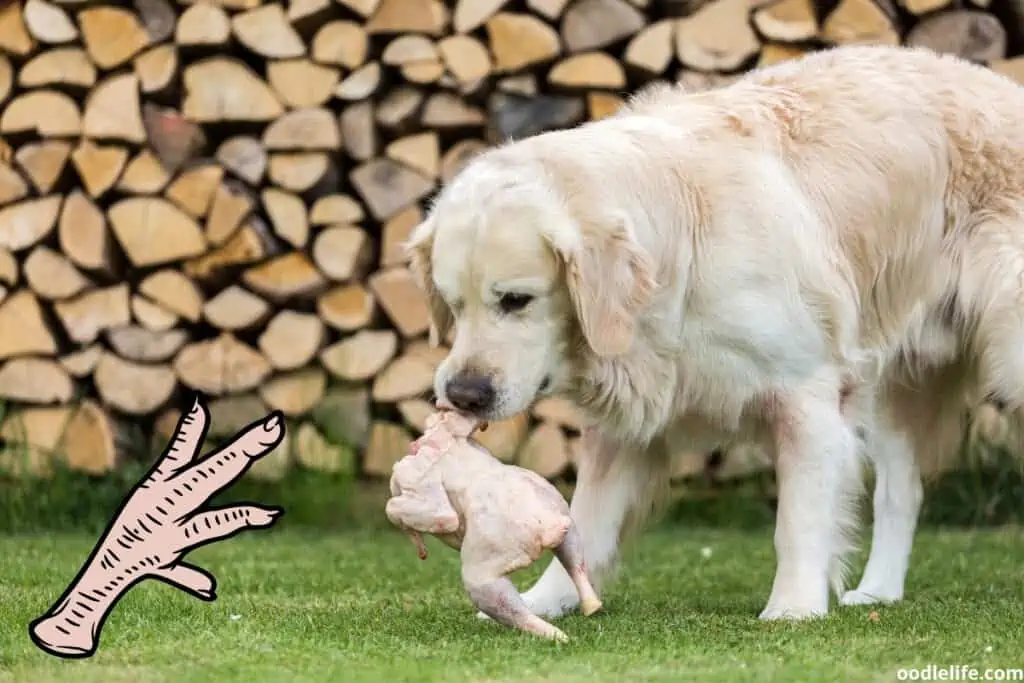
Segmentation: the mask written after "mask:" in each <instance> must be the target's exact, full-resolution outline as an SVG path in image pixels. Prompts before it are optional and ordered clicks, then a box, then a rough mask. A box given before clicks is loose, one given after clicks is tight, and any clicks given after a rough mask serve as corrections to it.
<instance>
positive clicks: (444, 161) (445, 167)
mask: <svg viewBox="0 0 1024 683" xmlns="http://www.w3.org/2000/svg"><path fill="white" fill-rule="evenodd" d="M485 149H487V143H485V142H483V141H482V140H474V139H472V138H469V139H466V140H459V141H458V142H456V143H455V144H454V145H452V146H451V148H449V150H448V151H447V152H445V153H444V156H443V157H441V182H442V183H450V182H451V181H452V178H454V177H455V174H457V173H458V172H459V171H461V170H462V169H463V167H465V165H466V164H468V163H469V162H470V161H471V160H472V159H473V157H475V156H476V155H477V154H480V152H483V151H484V150H485Z"/></svg>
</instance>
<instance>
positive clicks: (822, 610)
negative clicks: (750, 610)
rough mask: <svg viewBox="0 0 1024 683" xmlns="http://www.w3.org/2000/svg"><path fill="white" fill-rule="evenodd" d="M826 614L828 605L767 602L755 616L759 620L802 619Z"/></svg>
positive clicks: (815, 617)
mask: <svg viewBox="0 0 1024 683" xmlns="http://www.w3.org/2000/svg"><path fill="white" fill-rule="evenodd" d="M827 614H828V607H820V606H810V605H783V604H778V603H768V606H766V607H765V608H764V609H763V610H762V611H761V614H759V615H758V617H757V618H758V619H760V620H761V621H803V620H805V619H817V618H820V617H824V616H825V615H827Z"/></svg>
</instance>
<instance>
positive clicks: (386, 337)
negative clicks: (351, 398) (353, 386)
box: [320, 330, 398, 382]
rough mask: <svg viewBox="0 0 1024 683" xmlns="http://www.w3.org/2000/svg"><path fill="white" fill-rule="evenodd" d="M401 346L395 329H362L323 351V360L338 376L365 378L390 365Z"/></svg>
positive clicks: (350, 378)
mask: <svg viewBox="0 0 1024 683" xmlns="http://www.w3.org/2000/svg"><path fill="white" fill-rule="evenodd" d="M397 350H398V336H397V335H396V334H395V333H394V331H392V330H360V331H359V332H356V333H355V334H354V335H352V336H351V337H347V338H345V339H342V340H341V341H339V342H335V343H334V344H332V345H331V346H328V347H327V348H325V349H324V350H323V351H321V352H320V363H321V364H322V365H323V366H324V367H325V368H327V371H328V372H330V373H331V374H332V375H334V376H335V377H337V378H338V379H342V380H345V381H349V382H363V381H366V380H368V379H370V378H371V377H373V376H374V375H376V374H377V373H378V372H380V370H381V369H382V368H383V367H384V366H385V365H387V363H388V361H390V360H391V359H392V358H393V357H394V355H395V353H396V352H397Z"/></svg>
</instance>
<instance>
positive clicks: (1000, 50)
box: [905, 9, 1007, 62]
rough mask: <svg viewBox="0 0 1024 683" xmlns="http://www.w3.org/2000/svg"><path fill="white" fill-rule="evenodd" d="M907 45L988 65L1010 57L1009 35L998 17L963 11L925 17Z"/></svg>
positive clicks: (918, 24)
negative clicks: (1007, 56) (1008, 47)
mask: <svg viewBox="0 0 1024 683" xmlns="http://www.w3.org/2000/svg"><path fill="white" fill-rule="evenodd" d="M905 44H906V45H908V46H911V47H927V48H929V49H931V50H934V51H935V52H940V53H945V54H952V55H956V56H958V57H963V58H964V59H968V60H970V61H973V62H988V61H991V60H993V59H1002V58H1003V57H1005V56H1006V49H1007V35H1006V29H1005V28H1003V25H1002V24H1001V23H1000V22H999V19H997V18H996V17H995V15H993V14H989V13H988V12H982V11H979V10H968V9H960V10H954V11H951V12H941V13H939V14H935V15H932V16H929V17H925V18H924V19H922V20H921V21H920V22H918V23H917V24H916V25H915V26H914V28H912V29H911V30H910V33H909V34H907V38H906V41H905Z"/></svg>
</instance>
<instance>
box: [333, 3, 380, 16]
mask: <svg viewBox="0 0 1024 683" xmlns="http://www.w3.org/2000/svg"><path fill="white" fill-rule="evenodd" d="M340 1H341V4H342V5H343V6H345V7H347V8H348V9H350V10H352V11H353V12H355V13H356V14H357V15H359V16H360V17H362V18H364V19H369V18H370V17H372V16H373V14H374V12H376V11H377V8H378V7H379V6H380V0H340Z"/></svg>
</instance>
